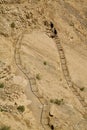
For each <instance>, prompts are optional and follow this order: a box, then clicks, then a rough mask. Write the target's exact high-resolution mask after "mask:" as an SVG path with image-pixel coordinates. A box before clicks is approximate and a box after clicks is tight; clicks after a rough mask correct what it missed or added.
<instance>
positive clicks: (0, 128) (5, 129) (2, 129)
mask: <svg viewBox="0 0 87 130" xmlns="http://www.w3.org/2000/svg"><path fill="white" fill-rule="evenodd" d="M0 130H10V127H9V126H1V127H0Z"/></svg>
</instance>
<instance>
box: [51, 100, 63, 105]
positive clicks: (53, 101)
mask: <svg viewBox="0 0 87 130" xmlns="http://www.w3.org/2000/svg"><path fill="white" fill-rule="evenodd" d="M50 102H51V103H54V104H57V105H61V104H62V103H63V99H60V100H59V99H51V100H50Z"/></svg>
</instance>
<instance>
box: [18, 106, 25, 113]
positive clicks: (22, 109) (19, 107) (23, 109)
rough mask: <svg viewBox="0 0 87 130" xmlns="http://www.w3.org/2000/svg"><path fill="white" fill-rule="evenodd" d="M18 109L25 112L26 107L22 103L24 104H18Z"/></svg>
mask: <svg viewBox="0 0 87 130" xmlns="http://www.w3.org/2000/svg"><path fill="white" fill-rule="evenodd" d="M17 110H18V111H19V112H24V111H25V107H24V106H23V105H22V106H18V107H17Z"/></svg>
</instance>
